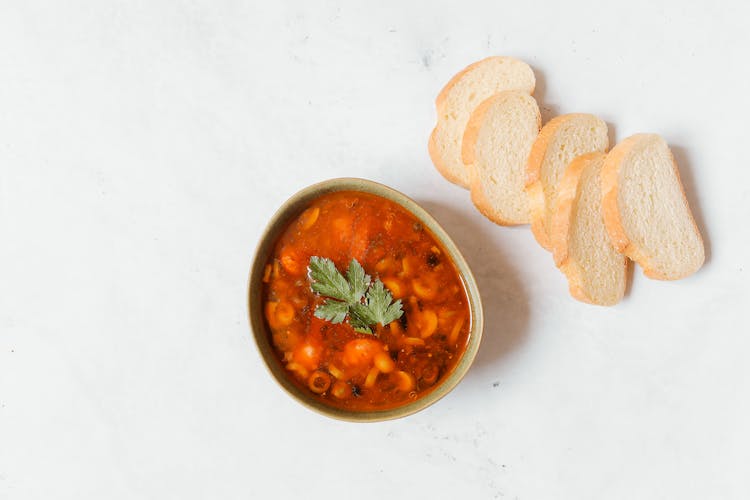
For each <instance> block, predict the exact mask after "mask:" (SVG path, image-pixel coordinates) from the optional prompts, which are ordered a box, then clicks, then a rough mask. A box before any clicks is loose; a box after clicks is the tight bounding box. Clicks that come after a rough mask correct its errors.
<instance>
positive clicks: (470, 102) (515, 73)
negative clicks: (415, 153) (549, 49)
mask: <svg viewBox="0 0 750 500" xmlns="http://www.w3.org/2000/svg"><path fill="white" fill-rule="evenodd" d="M535 85H536V79H535V78H534V72H533V71H532V70H531V68H530V67H529V65H528V64H526V63H525V62H523V61H519V60H518V59H514V58H512V57H502V56H494V57H488V58H486V59H483V60H481V61H478V62H475V63H474V64H472V65H470V66H468V67H467V68H465V69H464V70H463V71H461V72H460V73H458V74H457V75H456V76H454V77H453V78H451V80H450V81H449V82H448V83H447V84H446V86H445V87H444V88H443V90H442V91H440V94H438V96H437V99H436V100H435V107H436V108H437V115H438V120H437V125H436V126H435V129H434V130H433V131H432V134H431V135H430V141H429V144H428V150H429V152H430V157H431V158H432V162H433V163H434V164H435V167H436V168H437V170H438V171H439V172H440V173H441V174H442V175H443V177H445V178H446V179H447V180H449V181H450V182H452V183H454V184H457V185H459V186H462V187H469V174H468V172H467V170H466V168H465V167H464V164H463V162H462V161H461V141H462V139H463V135H464V130H465V129H466V123H467V122H468V121H469V116H470V115H471V112H472V111H473V110H474V109H475V108H476V107H477V106H478V105H479V103H481V102H482V101H484V100H485V99H487V98H488V97H490V96H492V95H493V94H496V93H498V92H502V91H505V90H521V91H523V92H525V93H527V94H531V93H532V92H533V91H534V86H535Z"/></svg>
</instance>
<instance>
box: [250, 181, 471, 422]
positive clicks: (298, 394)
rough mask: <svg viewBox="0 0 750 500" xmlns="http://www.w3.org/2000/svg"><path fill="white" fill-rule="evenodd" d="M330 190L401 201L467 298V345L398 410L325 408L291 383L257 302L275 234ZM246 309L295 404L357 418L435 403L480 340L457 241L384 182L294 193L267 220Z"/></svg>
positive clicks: (327, 185)
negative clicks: (443, 254) (434, 381)
mask: <svg viewBox="0 0 750 500" xmlns="http://www.w3.org/2000/svg"><path fill="white" fill-rule="evenodd" d="M334 191H358V192H364V193H371V194H374V195H377V196H381V197H383V198H387V199H388V200H391V201H393V202H395V203H397V204H399V205H401V206H402V207H404V208H405V209H406V210H407V211H409V212H410V213H411V214H413V215H414V216H415V217H416V218H417V219H419V220H420V221H421V222H422V224H424V225H425V226H426V227H428V228H429V229H430V231H431V232H432V234H433V235H434V236H435V238H436V239H437V240H438V241H439V242H440V243H441V244H442V246H443V247H444V249H445V250H446V251H447V252H448V254H449V255H450V257H451V259H452V260H453V262H454V264H455V266H456V268H457V269H458V272H459V274H460V276H461V279H462V280H463V282H464V285H465V288H466V292H467V295H468V297H469V309H470V313H471V330H470V332H469V340H468V346H467V348H466V350H465V351H464V354H463V356H462V357H461V359H460V360H459V361H458V363H457V364H456V366H455V368H454V369H453V371H452V372H450V373H449V374H448V375H447V376H446V377H444V378H443V379H442V381H441V382H439V383H438V385H437V386H435V387H434V388H433V389H432V390H431V391H430V392H428V393H427V394H425V395H424V396H422V397H420V398H418V399H416V400H414V401H413V402H410V403H407V404H405V405H402V406H399V407H397V408H392V409H388V410H382V411H367V412H361V411H350V410H344V409H341V408H335V407H332V406H328V405H326V404H325V403H323V402H321V401H319V400H318V399H315V398H314V397H313V396H312V395H311V394H309V393H307V392H306V391H304V390H303V389H301V388H300V387H298V386H297V385H295V384H294V383H293V382H292V381H291V380H290V378H289V376H288V375H287V374H286V373H285V369H284V367H283V366H282V364H281V363H280V362H279V361H278V359H277V357H276V355H275V354H274V350H273V346H272V345H271V341H270V335H269V331H268V327H267V325H266V323H265V320H264V318H263V307H262V300H261V292H262V279H263V271H264V267H265V264H266V262H268V259H269V257H270V255H271V253H272V252H273V247H274V244H275V242H276V240H277V238H278V237H279V235H280V234H281V232H282V231H283V230H284V229H285V228H286V227H287V225H288V224H289V223H290V221H291V220H292V219H294V218H296V217H297V216H299V214H300V213H301V212H302V211H303V210H304V209H305V208H306V207H307V206H308V205H309V203H310V202H311V201H313V200H314V199H316V198H318V197H320V196H322V195H324V194H327V193H331V192H334ZM248 309H249V314H250V327H251V330H252V333H253V337H254V339H255V343H256V344H257V346H258V350H259V351H260V354H261V357H262V358H263V360H264V362H265V364H266V367H267V368H268V370H269V372H270V373H271V376H272V377H273V379H274V380H275V381H276V382H277V383H278V384H279V386H281V388H283V389H284V390H285V391H286V392H287V393H288V394H289V395H291V396H292V397H293V398H294V399H296V400H297V401H298V402H299V403H301V404H302V405H304V406H306V407H308V408H309V409H311V410H314V411H316V412H318V413H322V414H323V415H326V416H329V417H333V418H337V419H341V420H348V421H355V422H373V421H379V420H389V419H394V418H400V417H405V416H407V415H411V414H413V413H415V412H418V411H420V410H422V409H424V408H426V407H428V406H430V405H431V404H433V403H435V402H436V401H437V400H439V399H440V398H442V397H443V396H445V395H446V394H448V392H450V391H451V390H452V389H453V388H454V387H456V385H457V384H458V383H459V382H460V381H461V379H462V378H463V377H464V375H466V372H467V371H468V370H469V367H470V366H471V363H472V362H473V361H474V357H475V356H476V353H477V350H478V349H479V343H480V341H481V338H482V328H483V314H482V303H481V299H480V297H479V290H478V289H477V285H476V282H475V280H474V276H473V275H472V273H471V270H470V269H469V266H468V264H467V263H466V260H465V259H464V257H463V256H462V255H461V252H460V251H459V250H458V248H457V247H456V245H455V243H453V240H451V238H450V237H449V236H448V234H447V233H446V231H445V230H444V229H443V228H442V227H441V226H440V225H439V224H438V223H437V221H436V220H435V219H434V218H432V216H431V215H430V214H429V213H427V211H425V210H424V209H423V208H422V207H420V206H419V205H418V204H417V203H416V202H415V201H414V200H412V199H411V198H409V197H407V196H406V195H404V194H402V193H400V192H398V191H396V190H394V189H391V188H389V187H387V186H384V185H383V184H379V183H377V182H373V181H369V180H365V179H356V178H340V179H330V180H327V181H324V182H320V183H318V184H314V185H312V186H308V187H306V188H304V189H302V190H301V191H299V192H298V193H296V194H294V195H293V196H292V197H291V198H289V199H288V200H287V201H286V202H285V203H284V204H283V205H282V206H281V208H279V209H278V210H277V211H276V213H275V214H274V215H273V217H271V220H270V221H269V222H268V225H267V226H266V229H265V231H263V234H262V236H261V238H260V241H259V243H258V247H257V249H256V251H255V256H254V258H253V262H252V267H251V269H250V279H249V284H248Z"/></svg>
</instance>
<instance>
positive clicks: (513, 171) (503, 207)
mask: <svg viewBox="0 0 750 500" xmlns="http://www.w3.org/2000/svg"><path fill="white" fill-rule="evenodd" d="M541 121H542V119H541V116H540V114H539V106H537V103H536V100H534V98H533V97H531V96H530V95H529V94H528V93H527V92H524V91H517V90H509V91H505V92H500V93H499V94H495V95H494V96H492V97H490V98H489V99H487V100H485V101H484V102H482V103H481V104H480V105H479V106H478V107H477V109H476V110H474V113H472V115H471V117H470V118H469V121H468V123H467V126H466V133H465V134H464V138H463V144H462V157H463V161H464V162H465V163H466V165H467V169H468V171H469V173H470V185H471V199H472V201H473V202H474V204H475V205H476V207H477V208H478V209H479V211H480V212H481V213H482V214H484V215H485V216H486V217H488V218H489V219H490V220H492V221H493V222H495V223H497V224H501V225H504V226H510V225H515V224H528V222H529V204H528V198H527V196H526V193H525V192H524V168H525V165H526V158H527V157H528V155H529V150H530V149H531V145H532V144H533V143H534V139H536V136H537V135H538V134H539V127H540V126H541Z"/></svg>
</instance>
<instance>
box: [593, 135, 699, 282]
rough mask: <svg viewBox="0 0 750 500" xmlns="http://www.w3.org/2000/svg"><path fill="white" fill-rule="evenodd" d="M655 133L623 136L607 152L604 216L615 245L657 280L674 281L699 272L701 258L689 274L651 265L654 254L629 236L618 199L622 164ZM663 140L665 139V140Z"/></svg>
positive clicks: (603, 193)
mask: <svg viewBox="0 0 750 500" xmlns="http://www.w3.org/2000/svg"><path fill="white" fill-rule="evenodd" d="M654 136H656V134H635V135H631V136H630V137H628V138H626V139H623V140H622V141H621V142H620V143H619V144H617V145H616V146H615V147H614V148H612V150H611V151H610V153H609V154H608V155H607V158H606V159H605V161H604V165H603V166H602V214H603V216H604V226H605V227H606V228H607V233H608V234H609V237H610V239H611V240H612V244H613V245H614V247H615V249H616V250H617V251H618V252H620V253H622V254H624V255H626V256H627V257H629V258H630V259H631V260H633V261H635V262H637V263H638V264H639V265H640V266H641V268H642V269H643V274H644V275H645V276H646V277H648V278H651V279H656V280H664V281H671V280H677V279H681V278H685V277H687V276H689V275H691V274H693V273H694V272H695V271H697V270H698V269H700V267H701V266H702V265H703V261H701V264H700V265H699V266H698V267H697V268H696V269H694V270H691V271H690V272H688V273H681V274H679V275H675V276H670V275H667V274H665V273H663V272H660V271H659V270H658V269H656V268H655V267H654V266H652V265H651V257H650V256H649V255H648V254H647V253H646V252H645V251H644V249H642V248H639V247H638V246H636V245H635V244H634V243H633V242H632V241H631V240H630V238H628V235H627V233H626V232H625V227H624V226H623V224H622V218H621V215H620V208H619V204H618V202H617V195H618V189H619V177H620V168H621V167H622V164H623V160H624V159H625V157H626V156H628V155H629V154H630V152H631V151H632V150H633V148H634V147H635V146H637V145H638V144H639V143H640V142H641V141H644V140H647V139H649V138H652V137H654ZM659 139H661V138H659ZM661 140H662V141H663V139H661ZM667 151H668V152H669V158H670V160H671V162H672V170H673V172H674V175H675V177H676V178H677V183H678V185H679V187H680V194H681V196H682V202H683V203H684V204H685V207H686V208H687V209H688V216H689V217H690V222H691V224H692V227H693V230H694V231H695V234H696V235H697V236H698V241H700V244H701V246H703V245H704V243H703V237H702V236H701V233H700V230H699V229H698V225H697V224H696V223H695V218H694V217H693V214H692V211H691V210H690V205H689V204H688V201H687V196H686V195H685V187H684V186H683V185H682V179H681V178H680V171H679V169H678V167H677V162H675V159H674V155H673V154H672V150H671V149H669V147H668V146H667ZM704 259H705V255H704Z"/></svg>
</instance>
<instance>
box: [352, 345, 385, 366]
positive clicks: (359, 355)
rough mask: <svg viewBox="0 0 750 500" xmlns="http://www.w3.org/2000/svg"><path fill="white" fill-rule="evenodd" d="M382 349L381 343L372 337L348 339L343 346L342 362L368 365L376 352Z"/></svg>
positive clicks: (353, 364)
mask: <svg viewBox="0 0 750 500" xmlns="http://www.w3.org/2000/svg"><path fill="white" fill-rule="evenodd" d="M382 350H383V344H381V343H380V342H378V341H377V340H373V339H355V340H350V341H349V342H347V344H346V345H345V346H344V357H343V361H344V364H345V365H347V366H353V367H362V366H366V365H369V364H370V363H371V362H372V358H373V357H374V356H375V354H376V353H378V352H379V351H382Z"/></svg>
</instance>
